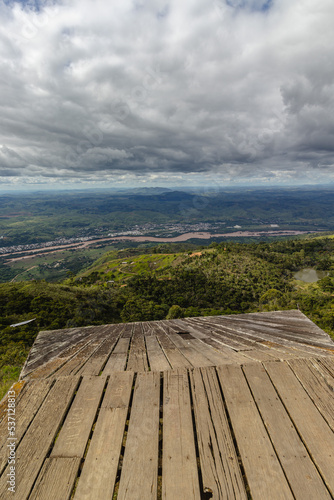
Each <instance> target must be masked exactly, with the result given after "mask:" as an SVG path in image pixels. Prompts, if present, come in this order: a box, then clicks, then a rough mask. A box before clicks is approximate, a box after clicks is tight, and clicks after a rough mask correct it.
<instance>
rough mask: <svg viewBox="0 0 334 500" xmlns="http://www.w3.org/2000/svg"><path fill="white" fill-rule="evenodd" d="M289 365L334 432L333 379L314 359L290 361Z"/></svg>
mask: <svg viewBox="0 0 334 500" xmlns="http://www.w3.org/2000/svg"><path fill="white" fill-rule="evenodd" d="M289 365H290V366H291V368H292V370H293V372H294V373H295V375H296V376H297V378H298V380H299V381H300V382H301V384H302V385H303V387H304V389H305V390H306V392H307V393H308V395H309V396H310V398H311V399H312V401H313V402H314V404H315V405H316V406H317V408H318V410H319V411H320V413H321V414H322V415H323V417H324V418H325V420H326V421H327V423H328V425H329V426H330V427H331V429H332V430H333V431H334V397H333V396H334V378H333V377H331V375H330V374H329V373H328V372H327V373H326V371H325V369H324V368H323V367H322V365H321V364H320V363H317V361H316V360H314V359H295V360H290V361H289Z"/></svg>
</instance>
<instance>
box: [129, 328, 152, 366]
mask: <svg viewBox="0 0 334 500" xmlns="http://www.w3.org/2000/svg"><path fill="white" fill-rule="evenodd" d="M126 369H127V370H128V371H134V372H147V371H148V363H147V354H146V345H145V339H144V334H143V332H142V328H141V325H140V324H135V325H134V326H133V333H132V338H131V344H130V351H129V358H128V363H127V365H126Z"/></svg>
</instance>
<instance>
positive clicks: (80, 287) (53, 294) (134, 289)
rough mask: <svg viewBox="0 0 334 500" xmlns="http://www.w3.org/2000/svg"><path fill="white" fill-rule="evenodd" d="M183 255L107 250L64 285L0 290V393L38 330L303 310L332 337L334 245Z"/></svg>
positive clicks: (214, 247) (173, 248)
mask: <svg viewBox="0 0 334 500" xmlns="http://www.w3.org/2000/svg"><path fill="white" fill-rule="evenodd" d="M180 248H181V249H182V251H180ZM184 248H186V247H185V246H183V247H180V245H163V246H160V247H156V248H147V249H145V250H143V249H138V248H137V249H136V248H132V249H125V250H121V251H112V252H107V253H104V254H103V255H102V257H100V258H99V259H98V260H96V261H95V262H93V264H91V266H90V267H89V268H87V269H86V270H85V271H83V272H80V273H79V274H76V275H73V276H72V277H71V278H68V279H67V280H65V281H63V282H62V283H49V282H46V281H43V280H40V281H36V280H33V281H27V282H24V281H21V282H17V283H2V284H0V376H1V377H2V380H3V386H2V390H3V391H5V390H6V389H7V388H8V386H9V385H10V383H11V381H12V380H13V379H15V378H17V376H18V373H19V371H20V368H21V366H22V364H23V362H24V360H25V358H26V356H27V353H28V351H29V349H30V347H31V345H32V343H33V341H34V338H35V337H36V334H37V332H38V331H40V330H46V329H50V330H55V329H59V328H71V327H76V326H86V325H98V324H105V323H117V322H128V321H148V320H159V319H165V318H175V317H186V316H205V315H219V314H224V315H225V314H236V313H246V312H254V311H270V310H282V309H283V310H284V309H292V308H298V307H299V308H300V309H301V310H302V312H304V313H305V314H306V315H307V316H308V317H309V318H310V319H312V320H313V321H314V322H315V323H316V324H318V325H319V326H320V327H321V328H323V329H324V330H325V331H326V332H328V333H330V334H333V332H334V302H333V294H334V239H333V238H330V237H326V238H311V237H309V238H305V239H297V240H286V241H276V242H270V243H251V244H240V243H234V242H226V243H222V244H217V243H213V244H211V245H210V246H209V247H203V246H201V247H198V248H196V249H194V248H191V249H189V250H187V251H185V250H184ZM189 248H190V247H189ZM144 252H146V253H144ZM303 268H312V269H315V270H317V271H324V277H323V278H322V279H320V280H319V281H318V282H316V283H304V282H302V281H298V280H296V279H295V277H294V274H295V272H296V271H297V270H300V269H303ZM33 318H36V319H35V321H33V322H31V323H29V324H26V325H23V326H19V327H15V328H13V327H11V326H10V325H12V324H16V323H19V322H22V321H27V320H29V319H33Z"/></svg>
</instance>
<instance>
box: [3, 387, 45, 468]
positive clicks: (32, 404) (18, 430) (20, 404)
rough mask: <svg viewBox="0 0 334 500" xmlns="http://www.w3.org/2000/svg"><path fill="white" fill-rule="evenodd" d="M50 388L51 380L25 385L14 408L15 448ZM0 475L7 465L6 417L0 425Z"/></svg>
mask: <svg viewBox="0 0 334 500" xmlns="http://www.w3.org/2000/svg"><path fill="white" fill-rule="evenodd" d="M50 388H51V380H39V381H38V382H37V381H31V382H28V383H27V384H26V386H25V387H24V389H23V393H22V394H21V396H20V398H19V399H18V400H17V403H16V407H15V416H14V417H13V418H14V419H15V438H16V447H17V446H18V445H19V443H20V441H21V439H22V436H23V434H24V433H25V431H26V429H27V427H28V426H29V425H30V422H31V421H32V420H33V419H34V417H35V415H36V413H37V412H38V409H39V408H40V406H41V404H42V403H43V401H44V399H45V398H46V396H47V394H48V392H49V390H50ZM0 436H1V438H2V439H1V443H0V473H1V472H2V471H3V469H4V467H5V466H6V465H7V461H8V447H7V444H8V441H7V437H8V417H7V413H6V418H5V419H4V420H2V422H1V424H0Z"/></svg>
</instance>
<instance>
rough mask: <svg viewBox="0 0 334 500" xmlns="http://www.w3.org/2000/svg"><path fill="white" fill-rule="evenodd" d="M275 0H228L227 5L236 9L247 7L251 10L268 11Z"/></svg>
mask: <svg viewBox="0 0 334 500" xmlns="http://www.w3.org/2000/svg"><path fill="white" fill-rule="evenodd" d="M273 2H274V0H226V3H227V5H229V6H230V7H233V8H235V9H247V10H250V11H251V12H267V11H268V10H270V8H271V7H272V5H273Z"/></svg>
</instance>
